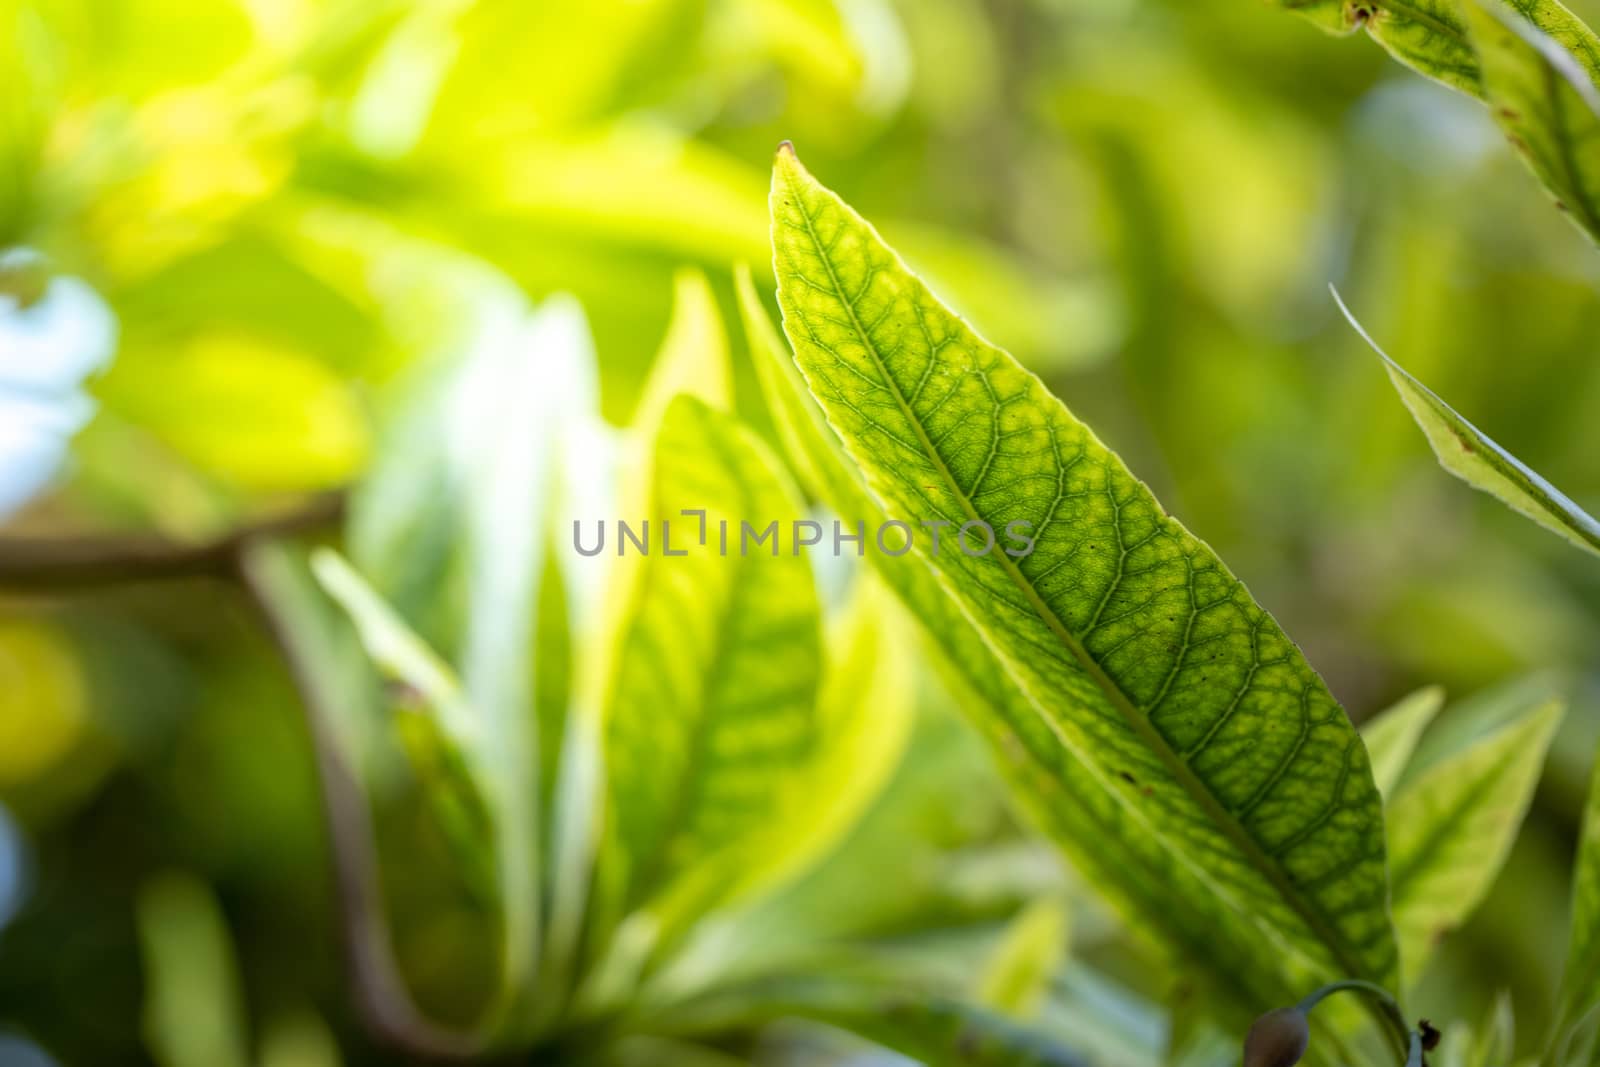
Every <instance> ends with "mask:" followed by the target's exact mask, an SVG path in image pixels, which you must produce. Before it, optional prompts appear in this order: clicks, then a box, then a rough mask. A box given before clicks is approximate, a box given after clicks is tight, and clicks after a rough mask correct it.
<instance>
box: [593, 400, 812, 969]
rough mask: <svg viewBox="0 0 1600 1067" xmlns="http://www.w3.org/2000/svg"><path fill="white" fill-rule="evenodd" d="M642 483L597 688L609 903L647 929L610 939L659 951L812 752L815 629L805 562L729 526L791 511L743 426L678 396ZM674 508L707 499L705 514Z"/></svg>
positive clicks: (733, 867) (734, 861)
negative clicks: (636, 542)
mask: <svg viewBox="0 0 1600 1067" xmlns="http://www.w3.org/2000/svg"><path fill="white" fill-rule="evenodd" d="M650 487H651V498H652V499H651V503H650V510H649V515H650V518H651V531H650V536H652V537H653V538H654V541H653V542H652V549H651V554H650V555H649V556H648V557H642V558H641V557H638V556H633V557H630V558H631V559H632V560H633V561H634V562H636V563H637V564H638V573H637V575H636V576H635V580H634V582H633V583H632V599H631V601H630V603H629V605H628V607H627V609H626V614H625V616H624V617H623V621H622V625H621V627H620V629H619V631H618V633H617V637H616V642H617V648H618V650H619V655H618V660H617V662H618V668H617V673H616V676H615V679H614V682H613V685H612V689H611V696H610V699H609V700H608V701H607V711H606V722H605V734H604V736H605V751H606V761H607V775H608V779H609V785H610V793H611V818H612V826H611V831H610V841H609V846H608V848H607V849H606V852H605V859H604V866H603V876H604V880H605V883H606V885H607V886H608V888H609V892H610V893H611V894H613V903H612V905H611V906H612V907H616V906H617V905H618V904H620V905H621V906H622V908H623V909H624V910H626V911H634V910H635V909H644V910H642V911H639V912H638V913H637V914H636V916H635V917H634V919H633V920H631V921H632V923H633V926H632V930H633V931H638V930H641V929H642V930H645V931H646V933H644V934H634V933H632V932H630V931H626V930H625V931H623V932H622V935H621V940H622V942H623V943H624V944H635V943H637V942H635V941H634V940H633V939H634V938H635V937H638V938H639V939H640V941H641V942H642V943H643V944H644V945H645V946H646V948H647V950H648V951H654V949H655V947H656V944H657V942H658V941H659V940H662V939H667V938H670V936H671V935H672V933H673V932H674V928H675V927H677V926H679V925H680V924H681V923H682V922H684V921H685V920H686V919H688V918H692V917H693V916H694V915H695V914H697V913H698V912H699V911H700V910H701V909H703V908H705V907H708V906H709V905H710V904H711V903H713V902H715V901H716V900H717V899H718V898H719V897H720V896H721V895H722V894H723V893H725V892H726V891H727V890H728V889H729V887H730V886H731V885H733V884H734V883H736V882H737V881H739V880H740V879H741V878H744V877H748V874H749V872H748V870H747V865H748V864H749V863H751V862H753V861H755V859H756V858H757V857H756V856H755V855H753V853H752V843H753V842H757V841H760V840H762V839H763V835H764V834H765V833H766V832H767V829H768V826H769V822H770V820H772V819H773V818H774V817H775V816H776V815H777V814H779V813H780V811H781V810H782V804H783V801H784V797H785V794H784V788H785V778H786V776H787V775H789V774H791V773H793V772H795V771H796V770H797V769H798V768H800V767H801V766H803V765H804V763H805V761H806V760H807V759H808V758H809V757H810V756H811V754H812V752H813V751H814V746H815V744H816V735H817V718H816V705H817V679H818V677H819V676H820V675H821V673H822V649H821V643H822V642H821V629H820V619H819V608H818V604H817V597H816V590H815V585H814V582H813V580H812V577H811V571H810V567H809V565H808V563H807V561H806V559H805V558H804V557H803V556H798V555H795V554H793V553H789V552H784V553H775V554H769V550H770V549H769V547H767V546H772V545H774V541H773V538H772V537H769V538H768V539H767V546H759V545H753V546H752V547H749V548H748V552H747V551H746V550H745V548H746V546H745V545H744V543H743V542H742V540H741V534H742V526H741V524H742V523H745V522H749V523H750V524H752V526H754V527H755V528H756V529H758V530H759V529H761V528H762V527H764V526H765V525H766V524H767V523H768V522H770V521H782V519H783V517H785V516H792V515H795V514H797V513H798V504H797V503H796V501H795V500H794V497H793V494H792V492H791V491H790V490H788V489H787V488H786V486H785V484H784V482H783V481H782V479H781V477H780V474H779V472H778V471H777V470H776V468H775V466H774V464H773V461H772V459H771V458H770V456H769V454H768V452H767V450H766V449H765V447H764V446H763V445H762V444H761V442H760V441H759V440H758V439H757V438H755V437H754V435H753V434H751V433H750V432H749V431H748V430H746V429H744V428H743V427H741V426H739V425H738V424H737V423H735V422H734V421H733V420H732V419H731V417H729V416H726V415H722V414H719V413H717V412H714V411H713V410H711V409H710V408H709V407H707V406H706V405H705V404H704V403H702V402H700V401H698V400H696V399H694V398H691V397H684V396H680V397H679V398H678V399H676V400H674V401H673V402H672V403H671V404H670V405H669V406H668V407H667V409H666V413H665V416H664V418H663V420H662V423H661V428H660V432H659V434H658V435H657V438H656V442H655V456H654V460H653V465H652V474H651V486H650ZM686 508H687V509H703V510H704V511H705V515H704V517H703V518H704V523H705V525H704V527H703V528H702V526H701V525H700V524H701V518H700V517H697V516H694V515H683V514H681V510H680V509H686ZM724 522H725V523H726V530H727V540H726V542H724V541H723V523H724ZM666 524H670V525H666ZM702 530H703V532H704V535H705V536H704V539H703V543H702V539H701V533H702ZM636 532H637V531H636ZM723 544H726V545H727V549H726V552H724V550H723V548H722V546H723ZM669 547H670V551H671V553H672V554H670V555H669V554H667V551H668V548H669ZM618 549H619V550H620V549H621V542H620V541H619V542H618ZM630 551H632V549H630ZM678 553H686V554H684V555H678ZM662 708H673V709H677V710H676V711H675V712H674V713H673V714H670V715H668V714H663V713H662V710H661V709H662ZM641 924H642V925H641ZM657 927H659V929H657Z"/></svg>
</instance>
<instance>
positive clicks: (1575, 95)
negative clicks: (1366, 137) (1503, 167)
mask: <svg viewBox="0 0 1600 1067" xmlns="http://www.w3.org/2000/svg"><path fill="white" fill-rule="evenodd" d="M1278 3H1279V4H1280V5H1281V6H1283V7H1284V8H1286V9H1288V10H1291V11H1297V12H1298V13H1300V14H1301V15H1303V16H1305V17H1306V18H1308V19H1310V20H1311V21H1312V22H1315V23H1316V24H1317V25H1319V26H1321V27H1322V28H1323V29H1325V30H1328V31H1331V32H1333V33H1341V34H1344V33H1354V32H1355V31H1356V30H1359V29H1364V30H1366V32H1367V34H1368V35H1369V36H1370V37H1372V39H1373V40H1375V41H1377V42H1378V43H1379V44H1380V45H1382V46H1383V47H1384V48H1385V49H1386V50H1387V51H1388V52H1389V54H1390V55H1392V56H1394V57H1395V58H1396V59H1398V60H1399V61H1400V62H1402V63H1404V64H1405V65H1406V66H1408V67H1411V68H1412V69H1413V70H1416V71H1417V72H1418V73H1421V74H1424V75H1426V76H1427V77H1430V78H1433V79H1435V80H1437V81H1440V82H1443V83H1444V84H1445V85H1448V86H1450V87H1452V88H1455V89H1459V90H1461V91H1462V92H1464V93H1468V94H1469V95H1472V96H1476V97H1478V98H1480V99H1481V100H1483V101H1484V102H1485V103H1486V104H1488V105H1489V109H1490V111H1491V112H1492V113H1493V115H1494V119H1495V121H1496V122H1497V123H1499V125H1500V127H1501V128H1502V129H1504V130H1505V132H1506V135H1507V137H1508V138H1509V139H1510V140H1511V143H1512V144H1513V145H1514V146H1515V147H1516V148H1517V150H1518V151H1519V152H1520V153H1521V154H1522V156H1523V157H1524V158H1525V159H1526V160H1527V161H1528V164H1529V166H1530V167H1531V168H1532V170H1533V172H1534V173H1535V174H1536V175H1537V176H1538V177H1539V179H1540V181H1542V182H1544V184H1545V186H1546V187H1547V188H1548V189H1549V190H1550V192H1551V193H1552V194H1553V195H1554V196H1555V198H1556V203H1557V205H1558V206H1560V207H1561V208H1562V209H1563V210H1565V211H1567V212H1568V213H1569V215H1570V216H1571V218H1572V220H1573V222H1575V223H1576V224H1577V225H1578V226H1579V228H1581V229H1582V230H1583V231H1584V232H1585V233H1587V234H1588V235H1589V237H1590V238H1591V239H1593V240H1597V241H1600V139H1597V130H1600V119H1597V118H1596V111H1597V104H1600V96H1597V94H1596V88H1595V87H1596V84H1597V83H1600V37H1597V36H1596V35H1595V33H1594V31H1593V30H1591V29H1590V28H1589V27H1588V26H1587V25H1586V24H1584V22H1583V21H1582V20H1581V19H1579V18H1578V17H1577V16H1575V15H1574V14H1572V12H1570V11H1568V10H1567V9H1566V8H1565V7H1563V6H1562V5H1561V4H1560V3H1559V2H1557V0H1509V2H1507V3H1504V4H1502V3H1500V0H1278Z"/></svg>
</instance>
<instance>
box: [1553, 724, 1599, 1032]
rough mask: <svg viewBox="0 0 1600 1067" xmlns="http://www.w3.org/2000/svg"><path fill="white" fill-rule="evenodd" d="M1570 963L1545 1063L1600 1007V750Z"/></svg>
mask: <svg viewBox="0 0 1600 1067" xmlns="http://www.w3.org/2000/svg"><path fill="white" fill-rule="evenodd" d="M1567 946H1568V947H1567V967H1566V973H1565V974H1564V975H1563V976H1562V979H1561V996H1560V999H1559V1001H1558V1002H1557V1007H1556V1021H1555V1025H1554V1026H1552V1027H1551V1029H1550V1046H1549V1049H1548V1050H1547V1052H1546V1056H1545V1062H1546V1063H1550V1064H1557V1063H1565V1062H1566V1060H1565V1059H1564V1058H1563V1056H1564V1055H1565V1052H1566V1049H1567V1046H1568V1044H1569V1043H1570V1042H1571V1041H1572V1039H1573V1038H1574V1036H1575V1035H1576V1033H1577V1031H1578V1030H1579V1029H1580V1028H1581V1027H1582V1025H1583V1023H1584V1022H1585V1020H1587V1019H1588V1018H1589V1016H1590V1015H1592V1014H1593V1013H1594V1009H1595V1007H1596V1006H1597V1005H1600V753H1597V754H1596V759H1595V769H1594V770H1593V771H1592V772H1591V773H1590V778H1589V800H1588V803H1587V804H1585V805H1584V809H1583V831H1582V837H1581V839H1580V840H1579V842H1578V860H1577V863H1576V864H1575V865H1574V868H1573V872H1572V923H1571V929H1570V932H1569V934H1568V936H1567Z"/></svg>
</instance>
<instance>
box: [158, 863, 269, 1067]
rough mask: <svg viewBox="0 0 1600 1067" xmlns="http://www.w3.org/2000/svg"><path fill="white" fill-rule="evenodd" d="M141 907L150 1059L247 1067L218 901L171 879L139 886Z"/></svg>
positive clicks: (203, 889)
mask: <svg viewBox="0 0 1600 1067" xmlns="http://www.w3.org/2000/svg"><path fill="white" fill-rule="evenodd" d="M137 905H138V906H137V913H136V917H137V919H138V925H139V942H140V947H141V950H142V956H143V959H144V971H145V975H144V977H145V987H146V990H147V992H146V997H145V1005H144V1029H145V1040H146V1041H147V1042H148V1044H149V1046H150V1051H151V1053H152V1054H153V1055H154V1057H155V1058H156V1060H157V1061H158V1062H160V1063H161V1064H162V1067H246V1065H247V1064H249V1062H250V1056H249V1053H248V1051H247V1048H248V1035H247V1033H246V1031H245V1012H244V997H243V994H242V992H241V991H240V988H239V965H238V961H237V960H236V959H235V958H234V950H233V940H232V938H231V937H230V936H229V935H228V926H227V922H226V921H225V919H224V918H223V915H222V909H221V907H220V906H219V905H218V904H217V898H216V897H215V895H213V894H212V892H211V890H210V889H209V888H208V887H207V886H206V885H204V884H203V883H201V882H198V881H196V880H194V879H193V878H190V877H188V876H186V875H178V874H167V875H161V876H158V877H156V878H152V879H150V880H149V881H147V882H145V883H144V884H143V885H142V886H141V887H140V888H139V896H138V901H137Z"/></svg>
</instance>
